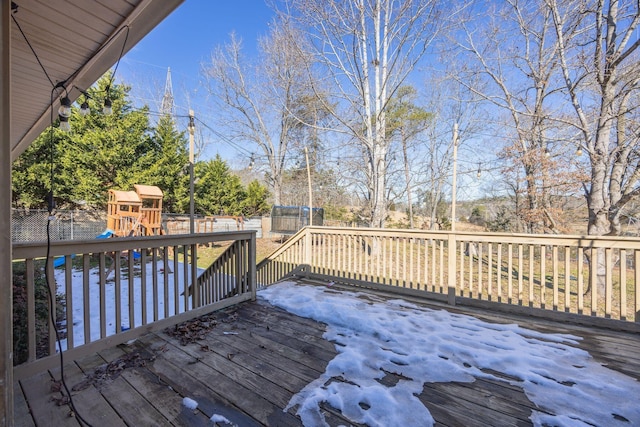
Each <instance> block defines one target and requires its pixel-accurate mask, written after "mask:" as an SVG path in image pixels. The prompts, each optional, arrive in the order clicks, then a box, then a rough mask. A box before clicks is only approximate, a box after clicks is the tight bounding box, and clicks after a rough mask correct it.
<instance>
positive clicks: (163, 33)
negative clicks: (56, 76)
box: [116, 0, 273, 157]
mask: <svg viewBox="0 0 640 427" xmlns="http://www.w3.org/2000/svg"><path fill="white" fill-rule="evenodd" d="M272 17H273V12H272V10H271V9H270V8H269V7H268V6H267V5H266V3H265V1H264V0H233V1H219V0H186V1H185V2H184V3H183V4H182V5H181V6H179V7H178V8H177V9H176V10H175V11H174V12H173V13H172V14H170V15H169V16H168V17H167V18H166V19H165V20H164V21H163V22H161V23H160V25H158V26H157V27H156V28H155V29H154V30H153V31H152V32H151V33H149V34H148V35H147V36H146V37H145V38H144V39H143V40H142V41H140V43H138V44H137V45H136V46H135V47H134V48H133V49H131V50H130V51H129V53H127V55H126V56H125V57H124V58H123V59H122V61H121V63H120V65H119V66H118V70H117V75H116V79H117V80H118V81H120V82H125V83H127V84H129V85H131V86H132V91H131V96H132V98H133V101H134V103H135V104H136V105H142V104H147V105H149V107H150V109H151V110H157V109H159V107H158V106H157V105H156V101H157V98H158V96H161V94H162V92H163V91H164V86H165V81H166V75H167V68H169V67H170V68H171V80H172V86H173V93H174V98H175V100H176V102H175V104H176V114H178V115H186V114H187V113H188V111H187V110H188V108H189V107H191V108H193V109H194V111H195V115H196V117H198V118H200V119H201V120H204V121H207V120H208V118H209V117H211V115H212V114H213V113H212V111H211V109H210V104H209V103H207V99H206V98H207V93H206V89H205V87H204V85H203V84H202V82H203V76H202V72H201V69H202V64H203V63H204V62H206V61H207V60H208V58H209V57H210V55H211V52H212V51H213V50H214V48H215V47H216V46H217V45H220V44H222V43H225V42H227V41H228V40H229V34H230V33H231V32H235V33H236V35H238V36H239V37H240V38H242V40H243V46H244V50H245V53H246V54H247V55H252V54H255V49H256V40H257V38H258V37H259V36H261V35H264V34H266V32H267V30H268V25H269V22H270V21H271V19H272ZM185 126H186V124H185ZM209 137H211V136H209ZM212 142H213V143H212V144H209V150H207V153H205V157H212V156H215V154H216V153H217V152H220V154H221V155H223V157H233V153H232V152H231V153H230V152H229V147H224V143H223V144H222V146H221V144H216V141H212Z"/></svg>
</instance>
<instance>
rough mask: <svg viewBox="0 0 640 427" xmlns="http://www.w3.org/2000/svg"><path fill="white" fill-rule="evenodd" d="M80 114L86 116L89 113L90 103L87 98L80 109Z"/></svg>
mask: <svg viewBox="0 0 640 427" xmlns="http://www.w3.org/2000/svg"><path fill="white" fill-rule="evenodd" d="M79 113H80V115H81V116H82V117H84V116H86V115H87V114H89V103H88V102H87V101H86V100H85V101H84V102H83V103H82V105H81V106H80V111H79Z"/></svg>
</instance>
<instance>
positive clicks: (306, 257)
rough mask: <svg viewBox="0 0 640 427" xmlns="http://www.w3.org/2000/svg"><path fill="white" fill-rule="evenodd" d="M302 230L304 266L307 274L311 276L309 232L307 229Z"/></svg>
mask: <svg viewBox="0 0 640 427" xmlns="http://www.w3.org/2000/svg"><path fill="white" fill-rule="evenodd" d="M304 230H305V234H304V264H305V265H306V266H308V269H309V270H308V274H311V230H310V228H309V227H306V228H305V229H304Z"/></svg>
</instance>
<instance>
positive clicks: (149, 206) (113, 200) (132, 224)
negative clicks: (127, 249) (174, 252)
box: [107, 184, 163, 237]
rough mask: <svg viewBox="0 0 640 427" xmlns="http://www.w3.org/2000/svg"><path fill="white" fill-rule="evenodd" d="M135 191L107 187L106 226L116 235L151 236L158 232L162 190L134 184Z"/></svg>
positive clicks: (160, 227) (160, 222)
mask: <svg viewBox="0 0 640 427" xmlns="http://www.w3.org/2000/svg"><path fill="white" fill-rule="evenodd" d="M133 188H134V189H135V191H122V190H109V202H108V204H107V228H108V229H110V230H112V231H113V234H114V235H115V236H116V237H127V236H154V235H159V234H161V233H162V195H163V194H162V190H160V188H158V187H156V186H154V185H138V184H136V185H134V186H133Z"/></svg>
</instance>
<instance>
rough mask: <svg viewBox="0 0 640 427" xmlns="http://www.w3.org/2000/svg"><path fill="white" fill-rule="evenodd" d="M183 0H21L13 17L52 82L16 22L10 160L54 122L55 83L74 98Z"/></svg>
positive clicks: (12, 42)
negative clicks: (52, 117)
mask: <svg viewBox="0 0 640 427" xmlns="http://www.w3.org/2000/svg"><path fill="white" fill-rule="evenodd" d="M183 1H184V0H95V1H86V0H47V1H42V0H16V1H15V2H14V3H15V4H16V5H17V10H14V12H13V15H14V18H15V19H16V21H17V22H18V23H19V24H20V27H21V28H22V31H23V32H24V34H25V35H26V38H27V39H28V40H29V43H30V44H31V46H32V47H33V50H34V51H35V53H36V54H37V56H38V58H39V59H40V62H41V63H42V65H43V67H44V68H45V69H46V71H47V73H48V75H49V78H50V79H51V82H50V81H49V78H47V76H46V75H45V73H44V71H43V70H42V67H41V66H40V65H39V64H38V62H37V60H36V57H35V56H34V54H33V52H32V51H31V48H30V47H29V45H28V44H27V42H26V41H25V38H24V37H23V36H22V34H21V33H20V30H19V28H18V26H17V25H16V24H15V23H14V22H11V141H10V145H11V160H12V161H13V160H15V159H16V158H17V157H18V156H19V155H20V154H21V153H22V152H23V151H24V150H25V149H26V148H27V147H28V146H29V144H31V142H32V141H33V140H34V139H35V138H36V137H37V136H38V135H39V134H40V133H41V132H42V131H43V130H44V129H45V128H46V127H47V126H48V125H49V123H50V99H51V94H52V89H53V87H54V86H55V85H58V84H64V87H66V88H67V91H68V97H69V99H70V100H71V101H72V102H73V101H74V100H76V99H77V98H78V97H79V96H80V95H81V92H80V90H79V89H82V90H86V89H87V88H88V87H89V86H91V84H93V83H94V82H95V81H96V80H97V79H98V78H99V77H100V76H101V75H102V74H103V73H104V72H105V71H107V70H108V69H109V67H111V66H112V65H113V64H115V63H116V62H117V60H118V58H119V57H120V54H121V52H122V49H123V45H124V53H126V52H127V51H129V50H130V49H131V48H132V47H133V46H134V45H135V44H136V43H138V42H139V41H140V40H141V39H142V38H143V37H144V36H145V35H146V34H147V33H148V32H149V31H151V30H152V29H153V28H154V27H155V26H156V25H158V24H159V23H160V21H162V20H163V19H164V18H165V17H166V16H167V15H168V14H169V13H171V12H172V11H173V10H174V9H175V8H176V7H177V6H178V5H179V4H180V3H182V2H183ZM125 40H126V44H125ZM62 92H64V91H62ZM60 95H61V89H59V90H57V91H56V92H55V93H54V103H53V109H54V112H55V111H57V109H58V107H59V105H60ZM4 107H5V106H3V108H4Z"/></svg>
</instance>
